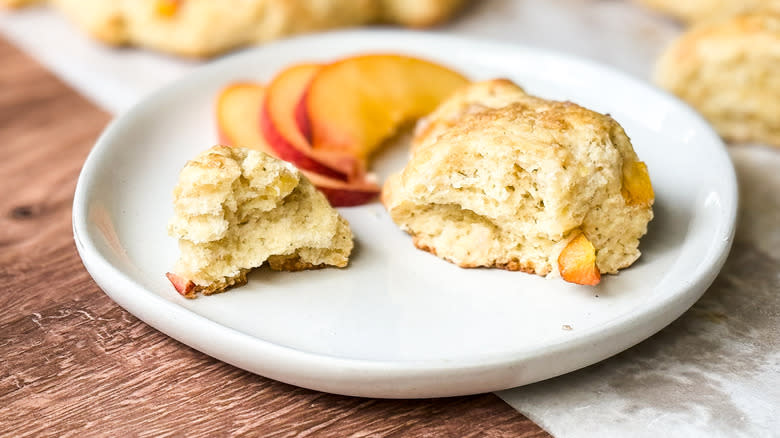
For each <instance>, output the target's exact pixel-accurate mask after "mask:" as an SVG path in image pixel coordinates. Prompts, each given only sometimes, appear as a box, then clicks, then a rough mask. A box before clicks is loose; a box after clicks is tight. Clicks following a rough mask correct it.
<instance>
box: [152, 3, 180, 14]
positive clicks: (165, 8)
mask: <svg viewBox="0 0 780 438" xmlns="http://www.w3.org/2000/svg"><path fill="white" fill-rule="evenodd" d="M182 1H183V0H157V2H156V3H155V8H156V10H157V15H159V16H161V17H165V18H171V17H173V16H174V15H176V13H177V12H179V6H181V2H182Z"/></svg>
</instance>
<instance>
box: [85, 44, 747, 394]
mask: <svg viewBox="0 0 780 438" xmlns="http://www.w3.org/2000/svg"><path fill="white" fill-rule="evenodd" d="M361 52H401V53H406V54H410V55H416V56H421V57H424V58H427V59H431V60H433V61H438V62H440V63H443V64H446V65H449V66H451V67H453V68H455V69H457V70H460V71H462V72H464V73H466V74H468V75H469V76H470V77H472V78H474V79H484V78H492V77H499V76H500V77H508V78H511V79H513V80H515V81H517V82H518V83H520V84H522V85H523V86H524V87H525V88H526V89H527V90H528V91H529V92H531V93H534V94H538V95H541V96H544V97H547V98H555V99H568V100H572V101H575V102H578V103H580V104H582V105H585V106H587V107H590V108H592V109H595V110H597V111H601V112H606V113H610V114H612V115H613V116H614V117H615V119H617V120H618V121H619V122H620V123H621V124H622V125H623V126H624V127H625V130H626V132H627V133H628V134H629V136H630V137H631V138H632V140H633V143H634V147H635V148H636V150H637V152H638V154H639V156H640V157H641V158H642V159H643V160H644V161H646V162H647V164H648V167H649V169H650V174H651V177H652V181H653V185H654V187H655V190H656V196H657V198H656V206H655V213H656V218H655V220H654V221H653V222H652V223H651V225H650V231H649V233H648V235H647V236H646V237H645V238H644V240H643V241H642V246H641V249H642V252H643V253H644V255H643V256H642V258H641V259H640V260H639V262H637V263H636V264H635V265H634V266H633V267H631V268H630V269H627V270H625V271H623V272H622V273H621V274H620V275H617V276H606V277H605V278H604V279H603V281H602V283H601V285H599V286H598V287H597V288H588V287H579V286H574V285H570V284H567V283H565V282H563V281H561V280H547V279H544V278H540V277H536V276H532V275H527V274H523V273H517V272H506V271H500V270H464V269H460V268H458V267H456V266H454V265H452V264H449V263H446V262H444V261H442V260H440V259H438V258H436V257H434V256H432V255H430V254H428V253H425V252H422V251H418V250H416V249H414V247H413V246H412V244H411V242H410V239H409V237H408V236H406V235H405V234H404V233H402V232H401V231H399V230H398V229H397V228H396V227H395V226H394V225H393V224H392V222H391V221H390V220H389V218H388V216H387V214H386V213H385V211H384V209H383V208H382V206H381V205H380V204H379V203H377V202H375V203H372V204H370V205H366V206H362V207H357V208H348V209H342V210H341V211H342V213H343V214H344V216H345V217H346V218H347V219H348V220H349V222H350V223H351V225H352V229H353V231H354V233H355V236H356V241H357V242H356V244H357V248H356V251H355V252H354V256H353V258H352V262H351V264H350V266H349V268H347V269H346V270H337V269H324V270H318V271H307V272H300V273H273V272H270V271H268V270H265V269H263V270H259V271H257V272H254V273H253V274H252V275H250V280H249V283H248V284H247V285H246V286H243V287H241V288H237V289H234V290H233V291H231V292H229V293H227V294H221V295H215V296H211V297H201V298H198V299H197V300H191V301H190V300H186V299H184V298H182V297H180V296H179V295H178V294H177V293H176V292H175V291H174V290H173V288H172V287H171V285H170V284H169V283H168V280H167V279H166V278H165V276H164V273H165V272H166V271H168V270H169V269H170V268H171V266H172V265H173V263H174V260H175V259H176V256H177V249H176V243H175V241H174V240H173V239H171V238H169V237H168V236H167V235H166V222H167V220H168V218H169V217H170V216H171V215H172V207H171V190H172V188H173V186H174V184H175V183H176V179H177V175H178V172H179V170H180V169H181V167H182V166H183V165H184V163H185V161H186V160H188V159H189V158H191V157H193V156H194V155H195V154H196V153H197V152H199V151H201V150H204V149H206V148H208V147H209V146H211V145H212V144H213V143H214V142H215V139H216V132H215V128H214V120H213V119H214V117H213V100H214V96H215V95H216V93H217V92H218V90H219V89H220V88H221V87H222V86H224V85H225V84H226V83H228V82H230V81H233V80H237V79H257V80H263V81H267V80H268V79H269V78H271V77H272V75H273V74H274V73H275V72H277V71H278V70H279V69H281V68H282V67H284V66H287V65H289V64H290V63H294V62H301V61H312V60H322V61H327V60H333V59H335V58H339V57H342V56H345V55H349V54H354V53H361ZM393 162H396V163H397V160H395V161H394V160H392V159H391V160H384V161H383V162H382V163H380V164H381V166H380V167H382V168H383V169H382V170H383V171H386V170H387V167H391V166H392V165H391V164H388V163H393ZM396 165H397V164H396ZM736 206H737V192H736V180H735V175H734V170H733V168H732V165H731V162H730V161H729V158H728V156H727V154H726V151H725V148H724V146H723V144H722V143H721V141H720V140H719V139H718V137H717V136H716V135H715V134H714V133H713V131H712V130H711V129H710V128H709V127H708V126H707V124H706V123H705V122H704V121H703V120H702V119H701V118H699V116H697V115H696V114H695V113H694V112H693V111H692V110H690V109H689V108H688V107H686V106H684V105H683V104H681V103H680V102H679V101H678V100H676V99H675V98H673V97H671V96H669V95H667V94H664V93H662V92H659V91H657V90H655V89H654V88H652V87H650V86H648V85H645V84H644V83H641V82H639V81H637V80H634V79H631V78H629V77H627V76H625V75H623V74H621V73H618V72H615V71H613V70H610V69H608V68H606V67H603V66H600V65H596V64H594V63H591V62H588V61H584V60H579V59H574V58H571V57H568V56H563V55H560V54H556V53H551V52H548V51H542V50H535V49H529V48H524V47H518V46H510V45H502V44H497V43H493V42H485V41H474V40H467V39H461V38H452V37H446V36H439V35H432V34H423V33H413V32H398V31H352V32H338V33H331V34H324V35H315V36H308V37H302V38H297V39H292V40H287V41H283V42H279V43H276V44H272V45H268V46H265V47H262V48H258V49H253V50H248V51H245V52H242V53H239V54H237V55H234V56H231V57H228V58H226V59H224V60H221V61H218V62H216V63H213V64H210V65H207V66H205V67H203V68H200V69H198V70H197V71H196V72H194V73H192V74H190V75H188V76H187V77H186V78H184V79H182V80H180V81H178V82H177V83H175V84H173V85H171V86H169V87H167V88H165V89H163V90H161V91H160V92H158V93H156V94H154V95H153V96H151V97H150V98H148V99H146V100H144V101H143V102H142V103H141V104H139V105H137V106H136V107H135V108H133V109H132V110H131V111H129V112H128V113H126V114H125V115H123V116H122V117H119V118H118V119H117V120H115V121H114V122H113V123H112V124H111V125H110V126H109V127H108V128H107V129H106V131H105V133H104V134H103V135H102V136H101V138H100V139H99V140H98V142H97V144H96V145H95V148H94V149H93V150H92V152H91V153H90V155H89V158H88V159H87V161H86V163H85V164H84V168H83V170H82V173H81V176H80V178H79V182H78V187H77V189H76V195H75V200H74V205H73V226H74V235H75V240H76V244H77V247H78V250H79V253H80V254H81V257H82V258H83V260H84V264H85V266H86V267H87V269H88V270H89V272H90V274H91V275H92V276H93V277H94V279H95V281H96V282H97V283H98V284H99V285H100V287H101V288H102V289H103V290H104V291H105V292H106V293H107V294H108V295H109V296H111V298H112V299H113V300H114V301H116V302H117V303H118V304H119V305H121V306H122V307H124V308H125V309H127V310H128V311H129V312H131V313H132V314H134V315H136V316H137V317H139V318H140V319H142V320H143V321H145V322H147V323H148V324H150V325H151V326H153V327H155V328H157V329H158V330H160V331H162V332H164V333H166V334H168V335H170V336H171V337H173V338H175V339H178V340H179V341H181V342H183V343H185V344H187V345H190V346H192V347H194V348H196V349H198V350H200V351H203V352H204V353H206V354H209V355H211V356H214V357H216V358H219V359H221V360H223V361H225V362H228V363H231V364H234V365H236V366H238V367H241V368H244V369H246V370H249V371H252V372H255V373H258V374H261V375H263V376H267V377H271V378H273V379H277V380H281V381H284V382H288V383H292V384H295V385H299V386H303V387H307V388H313V389H318V390H322V391H327V392H334V393H341V394H349V395H359V396H370V397H434V396H449V395H460V394H469V393H478V392H486V391H493V390H499V389H505V388H509V387H513V386H518V385H523V384H527V383H531V382H535V381H538V380H542V379H546V378H549V377H553V376H556V375H559V374H562V373H566V372H569V371H573V370H576V369H578V368H581V367H584V366H586V365H589V364H592V363H594V362H597V361H599V360H602V359H604V358H606V357H609V356H611V355H613V354H615V353H618V352H620V351H622V350H624V349H626V348H628V347H630V346H631V345H634V344H636V343H637V342H639V341H641V340H642V339H645V338H646V337H648V336H650V335H651V334H653V333H655V332H656V331H658V330H660V329H661V328H662V327H664V326H666V325H667V324H669V323H670V322H671V321H673V320H674V319H675V318H677V317H678V316H679V315H680V314H681V313H682V312H684V311H685V310H686V309H687V308H688V307H690V306H691V305H692V304H693V303H694V302H695V301H696V300H697V299H698V298H699V296H701V294H702V293H703V292H704V291H705V289H706V288H707V286H709V284H710V283H711V282H712V280H713V279H714V277H715V275H716V274H717V272H718V270H719V269H720V267H721V265H722V263H723V261H724V259H725V257H726V254H727V252H728V250H729V247H730V246H731V241H732V236H733V233H734V224H735V215H736ZM564 326H569V327H571V330H566V329H564Z"/></svg>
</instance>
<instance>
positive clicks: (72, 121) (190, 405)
mask: <svg viewBox="0 0 780 438" xmlns="http://www.w3.org/2000/svg"><path fill="white" fill-rule="evenodd" d="M0 66H2V67H1V68H0V144H2V146H0V147H1V148H2V149H0V150H1V151H2V161H0V181H2V188H3V195H2V197H0V284H2V285H3V293H2V294H1V295H0V308H1V309H2V311H0V358H1V359H0V435H2V436H13V437H22V436H36V437H37V436H131V435H132V436H172V435H177V436H188V437H194V436H209V437H213V436H225V435H254V436H298V435H300V436H308V435H315V436H339V437H341V436H458V437H467V436H484V435H487V436H496V437H498V436H512V437H547V436H549V435H548V434H547V433H545V432H544V431H543V430H542V429H540V428H539V427H538V426H537V425H535V424H534V423H533V422H531V421H530V420H528V419H527V418H525V417H524V416H522V415H521V414H519V413H517V412H516V411H515V410H514V409H512V408H511V407H510V406H509V405H507V404H505V403H504V402H503V401H502V400H501V399H499V398H498V397H497V396H495V395H493V394H483V395H476V396H470V397H455V398H446V399H432V400H376V399H365V398H354V397H344V396H337V395H331V394H325V393H321V392H316V391H310V390H307V389H301V388H296V387H294V386H290V385H286V384H283V383H279V382H276V381H273V380H269V379H266V378H263V377H260V376H257V375H254V374H251V373H248V372H246V371H243V370H240V369H238V368H235V367H233V366H230V365H227V364H224V363H222V362H219V361H217V360H215V359H213V358H211V357H209V356H206V355H204V354H202V353H200V352H198V351H195V350H193V349H191V348H189V347H187V346H185V345H183V344H180V343H178V342H177V341H175V340H173V339H171V338H169V337H167V336H166V335H164V334H162V333H160V332H158V331H156V330H155V329H153V328H151V327H149V326H148V325H146V324H144V323H143V322H141V321H139V320H138V319H136V318H135V317H134V316H132V315H130V314H129V313H127V312H126V311H125V310H123V309H122V308H120V307H119V306H117V305H116V304H115V303H114V302H113V301H111V299H109V298H108V297H107V296H106V295H105V294H103V292H102V291H101V290H100V289H99V288H98V286H97V285H96V284H95V283H94V282H93V281H92V279H91V278H90V276H89V274H87V271H86V270H85V269H84V267H83V266H82V264H81V260H80V259H79V257H78V255H77V253H76V248H75V246H74V244H73V238H72V231H71V204H72V202H73V190H74V188H75V184H76V178H77V176H78V173H79V170H80V169H81V165H82V163H83V162H84V159H85V158H86V155H87V153H88V152H89V149H90V148H91V147H92V144H93V142H94V141H95V139H96V138H97V136H98V134H99V133H100V131H101V130H102V129H103V127H104V126H105V125H106V123H107V122H108V120H109V118H110V116H109V115H108V114H106V113H105V112H103V111H101V110H100V109H98V108H96V107H95V106H94V105H93V104H91V103H90V102H88V101H87V100H85V99H84V98H82V97H80V96H79V95H78V94H76V92H74V91H73V90H72V89H70V88H69V87H68V86H67V85H65V84H63V83H62V82H60V81H59V80H58V79H56V78H55V77H54V76H52V75H51V74H50V73H49V72H47V71H46V70H45V69H44V68H43V67H41V66H40V65H38V64H37V63H35V62H34V61H32V60H31V59H29V58H28V57H26V56H25V55H24V54H22V53H21V52H19V51H18V50H17V49H16V48H14V47H12V46H11V45H10V44H8V42H6V41H5V40H2V39H0Z"/></svg>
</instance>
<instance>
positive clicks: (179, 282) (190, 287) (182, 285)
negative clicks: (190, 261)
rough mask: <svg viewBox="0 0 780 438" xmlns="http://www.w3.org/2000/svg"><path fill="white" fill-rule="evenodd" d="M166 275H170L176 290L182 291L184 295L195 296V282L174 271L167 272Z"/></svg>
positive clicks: (169, 279)
mask: <svg viewBox="0 0 780 438" xmlns="http://www.w3.org/2000/svg"><path fill="white" fill-rule="evenodd" d="M165 276H166V277H168V281H170V282H171V284H172V285H173V287H174V288H175V289H176V292H178V293H180V294H181V295H182V296H183V297H185V298H194V297H195V283H193V282H192V281H190V280H187V279H186V278H182V277H180V276H178V275H176V274H174V273H172V272H166V273H165Z"/></svg>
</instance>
